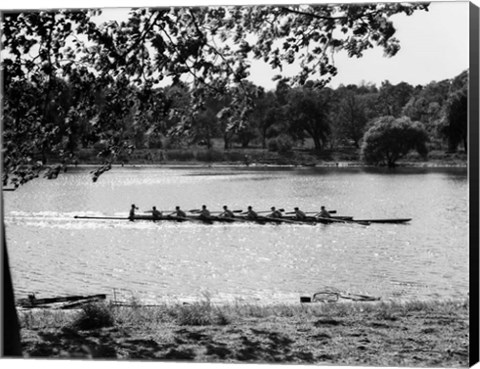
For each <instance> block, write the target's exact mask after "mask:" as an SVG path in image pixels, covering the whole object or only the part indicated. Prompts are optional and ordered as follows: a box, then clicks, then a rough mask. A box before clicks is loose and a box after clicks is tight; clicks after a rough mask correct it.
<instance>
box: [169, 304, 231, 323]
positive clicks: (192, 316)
mask: <svg viewBox="0 0 480 369" xmlns="http://www.w3.org/2000/svg"><path fill="white" fill-rule="evenodd" d="M177 323H178V324H179V325H196V326H199V325H213V324H217V325H227V324H229V323H230V318H229V317H228V316H227V315H226V314H225V313H224V312H223V311H222V310H220V309H219V308H216V307H214V306H213V305H212V304H211V303H210V300H206V301H201V302H195V303H193V304H189V305H182V306H181V307H179V312H178V316H177Z"/></svg>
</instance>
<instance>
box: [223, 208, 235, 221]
mask: <svg viewBox="0 0 480 369" xmlns="http://www.w3.org/2000/svg"><path fill="white" fill-rule="evenodd" d="M220 216H221V217H224V218H235V214H233V211H231V210H229V209H228V207H227V205H223V213H221V214H220Z"/></svg>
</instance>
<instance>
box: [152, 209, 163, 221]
mask: <svg viewBox="0 0 480 369" xmlns="http://www.w3.org/2000/svg"><path fill="white" fill-rule="evenodd" d="M152 217H153V220H158V219H160V218H161V217H162V212H160V211H158V210H157V207H156V206H154V207H152Z"/></svg>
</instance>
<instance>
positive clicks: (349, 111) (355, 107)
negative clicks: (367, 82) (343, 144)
mask: <svg viewBox="0 0 480 369" xmlns="http://www.w3.org/2000/svg"><path fill="white" fill-rule="evenodd" d="M340 94H341V97H340V102H339V104H338V106H337V114H336V116H335V124H334V128H333V129H334V131H335V134H336V136H338V137H342V138H344V139H349V140H351V141H353V144H354V146H355V147H356V148H359V141H360V140H361V139H362V137H363V134H364V133H365V126H366V124H367V114H366V107H365V101H366V99H365V97H364V95H360V94H358V93H356V91H354V90H353V91H352V90H350V89H349V90H344V91H342V90H341V91H340Z"/></svg>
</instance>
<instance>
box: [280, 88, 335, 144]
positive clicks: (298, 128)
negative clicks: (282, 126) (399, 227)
mask: <svg viewBox="0 0 480 369" xmlns="http://www.w3.org/2000/svg"><path fill="white" fill-rule="evenodd" d="M289 99H290V103H289V104H288V106H287V117H288V119H289V121H290V122H291V129H290V131H291V132H292V133H293V134H296V135H297V137H299V138H301V137H302V133H303V132H306V133H307V134H308V135H309V136H310V137H311V138H312V139H313V143H314V145H315V151H316V152H317V153H319V152H321V150H322V147H323V145H324V144H325V143H326V141H327V138H328V136H329V134H330V132H331V128H330V121H331V119H330V113H331V107H332V103H333V92H332V90H331V89H329V88H322V89H320V90H317V89H315V88H308V87H304V88H297V89H294V90H292V92H291V93H290V95H289Z"/></svg>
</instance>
